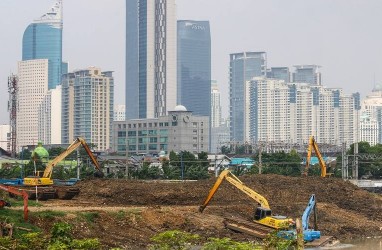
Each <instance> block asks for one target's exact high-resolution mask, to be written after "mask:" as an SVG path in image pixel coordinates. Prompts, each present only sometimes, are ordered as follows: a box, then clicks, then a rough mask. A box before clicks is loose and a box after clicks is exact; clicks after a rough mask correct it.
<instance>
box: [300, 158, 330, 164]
mask: <svg viewBox="0 0 382 250" xmlns="http://www.w3.org/2000/svg"><path fill="white" fill-rule="evenodd" d="M322 159H323V160H324V162H326V161H327V160H328V157H322ZM303 164H304V165H305V164H306V158H304V161H303ZM316 164H318V158H317V157H315V156H312V157H310V165H312V166H313V165H316Z"/></svg>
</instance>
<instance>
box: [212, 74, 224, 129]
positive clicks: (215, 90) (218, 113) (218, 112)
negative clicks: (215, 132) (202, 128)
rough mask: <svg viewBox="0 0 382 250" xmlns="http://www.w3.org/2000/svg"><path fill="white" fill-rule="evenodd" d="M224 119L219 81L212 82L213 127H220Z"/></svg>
mask: <svg viewBox="0 0 382 250" xmlns="http://www.w3.org/2000/svg"><path fill="white" fill-rule="evenodd" d="M221 120H222V106H221V104H220V91H219V86H218V82H217V81H216V80H212V83H211V128H217V127H220V124H221Z"/></svg>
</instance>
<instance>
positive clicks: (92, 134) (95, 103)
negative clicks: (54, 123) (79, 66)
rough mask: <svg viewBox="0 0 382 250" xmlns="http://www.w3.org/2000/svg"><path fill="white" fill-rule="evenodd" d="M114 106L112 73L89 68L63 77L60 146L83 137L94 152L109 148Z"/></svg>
mask: <svg viewBox="0 0 382 250" xmlns="http://www.w3.org/2000/svg"><path fill="white" fill-rule="evenodd" d="M113 103H114V78H113V75H112V72H111V71H105V72H102V71H101V69H100V68H96V67H89V68H88V69H84V70H77V71H74V72H73V73H68V74H64V75H63V80H62V124H63V126H62V143H71V142H72V141H73V140H75V138H77V137H83V138H84V139H85V140H86V142H87V143H92V144H95V145H96V148H95V149H96V150H99V151H106V150H109V149H110V142H111V134H112V131H111V130H112V122H113Z"/></svg>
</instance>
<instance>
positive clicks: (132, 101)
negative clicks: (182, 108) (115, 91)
mask: <svg viewBox="0 0 382 250" xmlns="http://www.w3.org/2000/svg"><path fill="white" fill-rule="evenodd" d="M176 39H177V36H176V5H175V0H150V1H147V0H127V1H126V108H127V109H126V119H137V118H157V117H160V116H164V115H167V112H168V111H169V109H170V110H171V109H172V108H173V107H175V106H176V98H177V74H176V71H177V62H176V60H177V59H176V58H177V57H176V51H177V45H176Z"/></svg>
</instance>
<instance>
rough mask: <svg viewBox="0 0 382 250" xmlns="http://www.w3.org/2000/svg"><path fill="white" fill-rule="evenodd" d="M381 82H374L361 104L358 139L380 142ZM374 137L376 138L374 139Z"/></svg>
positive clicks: (381, 137) (381, 135)
mask: <svg viewBox="0 0 382 250" xmlns="http://www.w3.org/2000/svg"><path fill="white" fill-rule="evenodd" d="M381 128H382V84H376V85H375V86H374V88H373V90H372V92H371V93H370V94H369V95H367V96H366V98H365V99H364V100H363V101H362V104H361V118H360V129H359V132H360V138H359V140H360V141H367V142H369V143H370V145H375V144H377V143H382V131H381ZM375 134H376V135H375ZM375 137H377V139H376V140H375Z"/></svg>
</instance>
